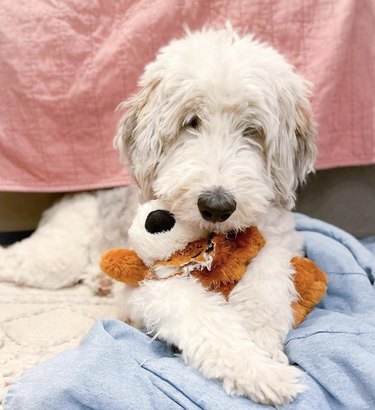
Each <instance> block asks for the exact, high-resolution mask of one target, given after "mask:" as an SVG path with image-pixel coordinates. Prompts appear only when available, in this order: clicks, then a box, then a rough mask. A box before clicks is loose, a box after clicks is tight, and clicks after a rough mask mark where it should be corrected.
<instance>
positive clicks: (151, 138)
mask: <svg viewBox="0 0 375 410" xmlns="http://www.w3.org/2000/svg"><path fill="white" fill-rule="evenodd" d="M159 84H160V80H154V81H151V82H149V83H148V84H146V85H144V86H143V88H142V89H141V90H140V91H139V92H138V93H137V94H135V95H133V96H132V97H130V98H129V99H128V100H126V101H124V102H122V103H121V104H120V105H119V106H118V109H120V110H126V112H125V114H124V115H123V117H122V118H121V120H120V123H119V125H118V127H117V132H116V136H115V139H114V147H115V148H117V149H118V150H119V151H120V157H121V161H122V162H123V164H124V165H127V166H129V168H130V171H131V172H132V174H133V177H134V179H135V181H136V183H137V185H138V186H139V187H140V188H141V190H142V194H143V196H144V198H145V199H151V198H152V196H153V193H152V181H153V180H154V174H155V171H156V166H157V163H158V158H159V157H160V155H161V142H160V140H159V138H158V132H156V126H157V123H156V121H155V118H154V116H155V114H156V112H157V110H158V102H159V103H160V101H159V98H158V93H157V89H158V87H159ZM141 85H142V84H141ZM159 108H160V107H159Z"/></svg>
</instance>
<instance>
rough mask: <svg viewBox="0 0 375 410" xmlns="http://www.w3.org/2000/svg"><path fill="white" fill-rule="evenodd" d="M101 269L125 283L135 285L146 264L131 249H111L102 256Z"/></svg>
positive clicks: (146, 269) (143, 274) (145, 269)
mask: <svg viewBox="0 0 375 410" xmlns="http://www.w3.org/2000/svg"><path fill="white" fill-rule="evenodd" d="M100 268H101V270H102V271H103V272H104V273H106V274H107V275H108V276H110V277H111V278H113V279H116V280H118V281H119V282H123V283H125V284H126V285H131V286H137V285H138V283H139V282H140V281H142V280H143V279H144V278H145V276H146V274H147V271H148V268H147V266H146V265H145V264H144V263H143V262H142V260H141V259H140V257H139V256H138V255H137V254H136V253H135V252H134V251H132V250H128V249H111V250H109V251H107V252H106V253H105V254H103V256H102V260H101V262H100Z"/></svg>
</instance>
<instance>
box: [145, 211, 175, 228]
mask: <svg viewBox="0 0 375 410" xmlns="http://www.w3.org/2000/svg"><path fill="white" fill-rule="evenodd" d="M175 223H176V220H175V219H174V216H173V215H172V214H171V213H170V212H168V211H164V210H162V209H158V210H156V211H152V212H150V213H149V214H148V216H147V218H146V222H145V228H146V230H147V232H149V233H160V232H168V231H170V230H171V229H172V228H173V227H174V224H175Z"/></svg>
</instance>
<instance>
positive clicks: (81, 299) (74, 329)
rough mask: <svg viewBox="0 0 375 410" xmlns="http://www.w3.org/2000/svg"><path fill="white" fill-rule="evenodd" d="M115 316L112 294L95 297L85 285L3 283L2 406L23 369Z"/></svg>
mask: <svg viewBox="0 0 375 410" xmlns="http://www.w3.org/2000/svg"><path fill="white" fill-rule="evenodd" d="M114 316H115V308H114V303H113V298H112V297H98V296H93V294H92V293H91V291H90V290H89V289H88V288H87V287H86V286H84V285H79V286H75V287H73V288H68V289H62V290H42V289H32V288H22V287H17V286H14V285H11V284H4V283H0V408H1V401H2V398H3V396H4V393H5V391H6V390H7V388H8V386H9V385H10V384H11V383H12V382H13V381H14V380H15V379H16V378H17V377H18V376H19V375H20V374H21V373H23V372H24V371H25V370H26V369H28V368H29V367H31V366H33V365H34V364H36V363H39V362H40V361H42V360H46V359H47V358H49V357H51V356H54V355H55V354H56V353H59V352H61V351H63V350H66V349H69V348H71V347H74V346H76V345H77V344H78V343H79V341H80V340H81V338H82V336H83V335H84V334H85V333H86V331H87V330H88V329H89V328H90V327H91V325H92V324H93V323H94V322H95V321H96V320H97V319H99V318H102V317H114Z"/></svg>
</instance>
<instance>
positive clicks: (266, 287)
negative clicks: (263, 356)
mask: <svg viewBox="0 0 375 410" xmlns="http://www.w3.org/2000/svg"><path fill="white" fill-rule="evenodd" d="M280 242H281V241H278V240H276V239H270V240H267V243H266V245H265V247H264V248H263V249H262V250H261V251H260V252H259V254H258V255H257V257H256V258H255V259H254V260H253V261H252V262H251V263H250V265H249V266H248V268H247V271H246V273H245V276H244V277H243V278H242V279H241V281H240V282H239V283H238V285H237V286H236V287H235V288H234V290H233V291H232V293H231V294H230V296H229V303H230V304H231V306H232V307H233V308H234V309H236V310H237V312H238V313H239V314H241V316H242V317H243V318H244V319H245V322H244V323H245V326H246V329H247V330H248V332H249V334H250V335H251V338H252V339H253V340H254V342H255V343H256V344H257V345H258V346H259V347H260V348H262V349H264V350H266V351H267V352H268V353H269V355H270V356H271V357H272V358H274V359H276V360H278V361H283V362H287V361H288V359H287V357H286V356H285V354H284V353H283V343H284V341H285V338H286V336H287V334H288V332H289V330H290V329H291V328H292V326H293V322H294V318H293V311H292V307H291V304H292V302H293V301H294V300H296V298H297V295H296V291H295V288H294V284H293V273H294V269H293V267H292V265H291V263H290V260H291V257H292V256H293V252H292V251H291V250H290V249H288V248H287V247H285V246H284V247H283V246H282V245H280Z"/></svg>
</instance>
